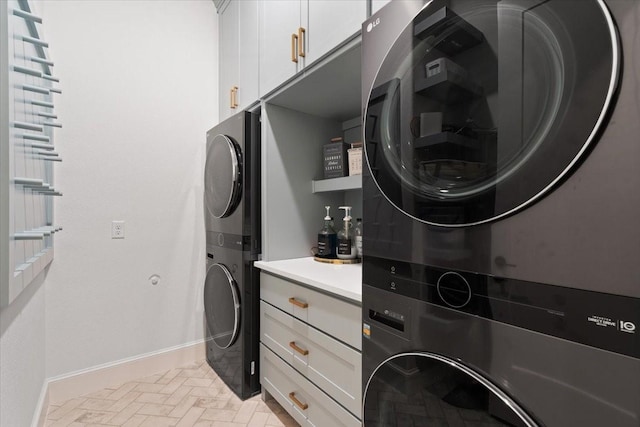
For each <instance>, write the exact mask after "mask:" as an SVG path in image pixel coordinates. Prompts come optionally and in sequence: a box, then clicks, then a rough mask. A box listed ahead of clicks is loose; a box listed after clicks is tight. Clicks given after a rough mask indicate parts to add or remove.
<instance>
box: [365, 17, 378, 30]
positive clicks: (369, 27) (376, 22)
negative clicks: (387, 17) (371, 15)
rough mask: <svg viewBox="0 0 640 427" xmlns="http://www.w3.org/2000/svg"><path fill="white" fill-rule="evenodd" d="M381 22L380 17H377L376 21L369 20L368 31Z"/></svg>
mask: <svg viewBox="0 0 640 427" xmlns="http://www.w3.org/2000/svg"><path fill="white" fill-rule="evenodd" d="M379 23H380V18H376V20H375V21H371V22H369V25H367V33H368V32H370V31H371V30H373V29H374V28H375V27H377V26H378V24H379Z"/></svg>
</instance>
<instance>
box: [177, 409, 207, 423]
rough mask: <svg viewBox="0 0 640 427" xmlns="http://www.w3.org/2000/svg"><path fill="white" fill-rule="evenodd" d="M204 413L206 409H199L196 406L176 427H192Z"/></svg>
mask: <svg viewBox="0 0 640 427" xmlns="http://www.w3.org/2000/svg"><path fill="white" fill-rule="evenodd" d="M203 412H204V408H197V407H195V406H194V407H192V408H189V411H187V413H186V414H185V416H184V417H182V418H181V419H180V421H179V422H178V424H177V425H176V427H192V426H193V425H195V423H196V422H197V421H198V420H199V419H200V416H201V415H202V413H203Z"/></svg>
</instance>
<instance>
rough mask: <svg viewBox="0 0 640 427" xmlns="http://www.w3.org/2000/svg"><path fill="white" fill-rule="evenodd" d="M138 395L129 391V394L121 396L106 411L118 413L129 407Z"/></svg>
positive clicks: (138, 393)
mask: <svg viewBox="0 0 640 427" xmlns="http://www.w3.org/2000/svg"><path fill="white" fill-rule="evenodd" d="M140 394H142V393H140V392H138V391H130V392H129V393H127V394H125V395H124V396H122V398H120V399H119V400H117V401H116V402H115V403H114V404H113V405H112V406H110V407H109V408H108V410H109V411H111V412H120V411H122V410H124V408H126V407H127V406H129V404H130V403H132V402H134V401H135V400H136V399H137V398H138V396H140ZM140 406H142V405H140Z"/></svg>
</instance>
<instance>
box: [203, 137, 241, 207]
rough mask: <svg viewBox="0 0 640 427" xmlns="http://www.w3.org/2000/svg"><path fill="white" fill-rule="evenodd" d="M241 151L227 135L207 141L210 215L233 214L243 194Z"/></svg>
mask: <svg viewBox="0 0 640 427" xmlns="http://www.w3.org/2000/svg"><path fill="white" fill-rule="evenodd" d="M241 166H242V162H241V158H240V151H239V149H238V147H237V145H236V144H235V143H234V141H233V140H232V139H231V138H230V137H228V136H226V135H220V134H218V135H216V136H215V137H213V139H212V140H211V141H210V142H208V144H207V160H206V164H205V169H204V187H205V204H206V206H207V210H208V211H209V214H211V215H213V216H214V217H215V218H224V217H226V216H229V215H231V214H232V213H233V211H234V210H235V208H236V207H237V206H238V202H239V201H240V195H241V194H242V174H241Z"/></svg>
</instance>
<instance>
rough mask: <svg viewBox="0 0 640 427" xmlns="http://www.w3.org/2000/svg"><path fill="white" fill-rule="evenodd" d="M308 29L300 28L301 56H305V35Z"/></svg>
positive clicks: (299, 46)
mask: <svg viewBox="0 0 640 427" xmlns="http://www.w3.org/2000/svg"><path fill="white" fill-rule="evenodd" d="M305 33H306V31H305V29H304V28H302V27H300V28H298V56H301V57H303V58H304V56H305V53H304V35H305Z"/></svg>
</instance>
